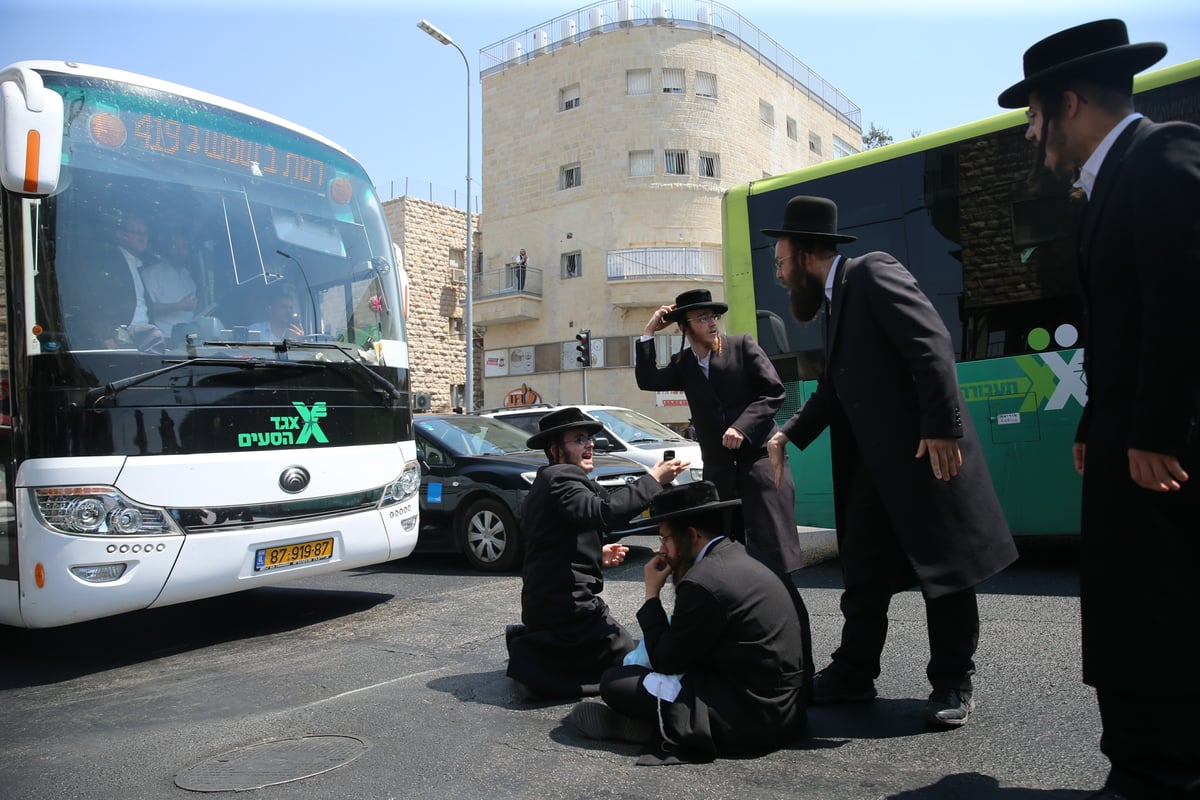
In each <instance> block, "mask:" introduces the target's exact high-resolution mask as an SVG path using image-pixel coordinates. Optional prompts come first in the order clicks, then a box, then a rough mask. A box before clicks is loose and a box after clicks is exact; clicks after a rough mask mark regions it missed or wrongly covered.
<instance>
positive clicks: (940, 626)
mask: <svg viewBox="0 0 1200 800" xmlns="http://www.w3.org/2000/svg"><path fill="white" fill-rule="evenodd" d="M847 500H848V502H847V509H846V516H845V524H844V526H843V527H844V528H845V531H838V550H839V556H840V558H841V563H842V578H843V582H844V584H845V590H844V591H843V592H842V600H841V608H842V617H843V620H844V621H843V624H842V641H841V644H840V646H839V647H838V648H837V650H835V651H834V653H833V662H834V665H835V666H836V667H837V668H839V669H844V670H846V672H847V673H848V674H849V675H850V676H852V677H854V678H858V679H862V680H874V679H875V678H877V677H878V676H879V670H880V656H881V655H882V653H883V645H884V643H885V642H886V640H887V628H888V617H887V612H888V606H889V605H890V604H891V600H892V595H894V594H896V593H897V592H900V591H903V590H905V589H910V588H912V587H913V586H916V584H917V578H916V575H915V573H914V572H913V569H912V565H911V564H910V563H909V561H908V557H907V556H906V555H905V554H904V551H903V549H901V547H900V542H899V540H898V539H897V538H896V533H895V530H894V529H893V528H892V524H891V521H890V519H889V517H888V514H887V510H886V509H885V508H884V505H883V501H882V499H881V498H880V496H879V492H878V491H877V490H876V488H875V484H874V481H873V480H872V478H871V476H870V474H869V473H868V471H867V469H866V466H865V465H864V464H863V463H862V462H861V460H860V461H859V463H858V464H857V465H856V467H855V470H854V476H853V480H852V481H851V485H850V491H849V495H848V497H847ZM925 618H926V621H927V623H928V626H929V663H928V665H927V667H926V670H925V674H926V676H927V677H928V678H929V683H930V684H931V685H932V686H933V688H934V689H959V690H962V691H970V690H971V676H972V675H974V674H975V661H974V657H975V648H976V647H977V646H978V644H979V606H978V604H977V602H976V598H975V590H974V589H973V588H971V589H964V590H963V591H960V592H954V593H952V594H948V595H943V596H941V597H937V598H933V599H930V598H926V599H925Z"/></svg>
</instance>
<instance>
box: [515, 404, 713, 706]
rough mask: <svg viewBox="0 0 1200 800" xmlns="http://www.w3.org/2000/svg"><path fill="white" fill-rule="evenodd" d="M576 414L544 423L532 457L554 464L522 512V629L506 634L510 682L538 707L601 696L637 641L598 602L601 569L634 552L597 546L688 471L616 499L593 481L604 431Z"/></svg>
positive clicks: (618, 492) (653, 477)
mask: <svg viewBox="0 0 1200 800" xmlns="http://www.w3.org/2000/svg"><path fill="white" fill-rule="evenodd" d="M603 427H604V426H603V425H601V424H600V423H599V422H597V421H596V420H594V419H592V418H591V417H588V416H586V415H585V414H584V413H583V412H582V411H580V410H579V409H578V408H575V407H568V408H563V409H559V410H556V411H552V412H550V413H549V414H546V415H545V416H544V417H542V418H541V419H540V420H539V421H538V432H537V433H535V434H534V435H533V436H531V437H529V442H528V445H529V447H530V449H535V450H536V449H538V448H541V449H544V450H545V451H546V457H547V459H549V461H550V463H549V464H547V465H546V466H544V467H542V468H541V469H539V470H538V473H537V477H536V478H535V479H534V481H533V486H532V487H531V488H530V490H529V496H528V497H526V498H525V503H524V505H523V506H522V513H521V525H522V530H523V532H524V535H525V541H524V546H525V563H524V567H523V569H522V570H521V581H522V585H521V622H522V623H523V625H522V626H509V628H510V630H509V631H507V637H506V638H507V640H508V656H509V660H508V676H509V677H510V678H512V679H513V680H515V681H517V682H518V683H520V684H521V685H522V686H523V687H524V689H525V691H526V692H527V693H528V694H529V695H532V696H537V697H582V696H587V695H594V694H596V693H597V692H598V691H599V682H600V674H601V673H602V672H604V670H605V669H606V668H608V667H611V666H614V665H617V664H620V663H621V659H622V658H623V657H624V656H625V654H626V653H628V652H629V651H630V650H632V649H633V638H632V637H631V636H630V635H629V633H628V631H626V630H625V629H624V628H622V627H621V626H620V625H619V624H617V622H616V620H614V619H613V617H612V615H611V614H610V613H609V611H608V605H607V604H606V603H605V602H604V600H602V599H601V598H600V592H601V591H603V589H604V578H603V577H601V574H600V569H601V567H602V566H604V567H612V566H616V565H617V564H620V563H621V562H622V561H623V560H624V558H625V553H626V551H627V550H628V548H627V547H625V546H623V545H620V544H609V545H603V546H601V538H600V531H602V530H609V529H611V528H614V527H616V526H618V525H620V524H623V523H625V522H628V521H629V520H630V519H632V518H633V517H634V516H635V515H637V514H638V513H640V512H641V511H643V510H644V509H645V508H646V507H647V506H648V505H650V499H651V498H652V497H654V496H655V495H656V494H658V493H659V492H660V491H661V490H662V486H663V484H667V483H670V482H671V481H672V480H674V479H675V477H676V476H677V475H678V474H679V473H680V472H682V471H683V470H684V469H685V468H687V466H688V464H689V463H690V462H686V461H681V460H680V459H677V458H676V459H672V460H671V461H660V462H658V463H657V464H655V465H654V467H653V468H652V469H651V470H650V472H649V474H647V475H644V476H643V477H641V478H639V479H638V480H637V481H635V482H633V483H630V484H626V485H625V486H623V487H621V488H619V489H615V490H613V491H610V492H608V493H606V494H602V493H601V492H600V487H599V486H597V485H596V483H595V482H593V481H592V480H590V479H589V478H588V473H589V472H591V471H592V469H593V468H594V467H593V465H592V454H593V450H592V434H594V433H597V432H599V431H600V430H601V429H603Z"/></svg>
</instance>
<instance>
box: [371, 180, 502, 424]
mask: <svg viewBox="0 0 1200 800" xmlns="http://www.w3.org/2000/svg"><path fill="white" fill-rule="evenodd" d="M383 208H384V213H385V214H386V215H387V221H388V226H389V227H390V228H391V232H392V239H393V240H394V241H395V242H396V243H397V244H398V245H400V249H401V251H402V252H403V254H404V268H405V270H406V271H407V272H408V280H409V289H408V293H409V296H408V319H407V327H408V349H409V366H410V370H411V379H410V388H411V390H412V391H413V392H414V393H416V392H428V393H429V394H430V395H431V396H432V402H431V405H430V410H431V411H443V412H444V411H451V410H453V407H454V394H453V387H455V386H458V385H462V384H465V383H466V375H465V370H464V364H465V363H466V359H465V351H466V342H465V339H464V338H463V334H462V332H463V331H464V330H465V326H464V321H465V316H464V308H465V302H466V284H465V283H464V277H465V276H464V273H463V271H462V270H463V265H462V258H463V253H464V250H465V249H466V236H467V220H466V217H465V216H464V213H465V212H464V211H462V210H461V209H458V208H452V207H450V206H444V205H440V204H438V203H431V202H429V201H428V200H421V199H419V198H416V197H401V198H398V199H396V200H389V201H387V202H386V203H384V204H383ZM472 225H473V228H474V235H473V239H474V244H473V248H474V249H475V251H476V253H478V252H479V246H480V242H481V236H480V231H479V216H478V215H475V216H474V218H473V221H472ZM475 260H476V264H478V257H476V259H475ZM476 330H477V331H478V326H476ZM482 351H483V341H482V339H481V338H480V337H478V336H477V337H476V341H475V364H476V367H475V408H479V407H480V406H481V404H482V400H483V383H482V380H481V377H482V370H481V368H480V366H479V365H480V364H481V358H482Z"/></svg>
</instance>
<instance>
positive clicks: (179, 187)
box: [27, 74, 404, 377]
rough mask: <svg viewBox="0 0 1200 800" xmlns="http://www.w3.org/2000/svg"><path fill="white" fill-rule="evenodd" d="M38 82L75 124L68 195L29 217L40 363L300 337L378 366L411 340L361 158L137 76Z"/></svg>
mask: <svg viewBox="0 0 1200 800" xmlns="http://www.w3.org/2000/svg"><path fill="white" fill-rule="evenodd" d="M46 84H47V87H48V88H52V89H54V90H55V91H57V92H58V93H59V94H61V95H62V96H63V100H64V106H65V109H66V128H65V132H64V137H65V141H64V147H63V165H62V178H61V180H60V185H59V189H58V191H57V192H56V193H55V194H53V195H52V196H51V197H48V198H46V199H45V200H44V201H41V203H42V207H41V209H40V212H39V213H38V214H36V215H35V216H34V219H35V223H34V224H36V227H37V230H36V232H35V233H34V235H35V237H36V238H35V242H36V248H37V251H38V257H37V258H36V263H37V264H38V265H39V269H38V271H37V274H36V277H35V278H34V282H35V286H36V296H37V305H36V317H35V322H36V324H37V326H38V329H39V331H38V333H37V336H36V343H31V349H32V350H33V353H31V355H32V354H36V353H37V352H38V351H39V350H40V352H41V353H59V352H67V351H70V352H80V351H97V350H104V351H112V350H117V351H126V352H131V353H139V352H140V353H153V354H159V353H162V354H171V353H179V354H190V355H192V356H194V355H195V354H196V352H197V351H198V350H199V351H200V352H201V353H202V354H203V352H204V351H205V350H206V349H207V350H214V349H215V350H224V349H228V345H229V344H231V343H260V342H283V341H287V340H292V341H307V342H329V343H340V344H342V345H345V348H344V349H345V350H346V351H348V352H351V353H353V354H354V356H355V357H357V358H360V359H362V360H363V361H365V362H368V363H377V362H378V360H379V358H380V355H381V352H382V348H378V347H376V346H375V344H376V343H377V342H382V341H389V340H390V341H403V339H404V333H403V330H402V325H403V321H402V316H401V314H399V313H396V310H398V309H399V308H400V298H399V297H398V286H399V282H398V281H397V280H396V277H395V274H394V272H395V270H394V264H393V255H392V251H391V245H390V238H389V236H388V232H387V229H386V225H385V224H384V216H383V213H382V210H381V209H380V207H379V200H378V198H377V196H376V194H375V191H374V188H373V186H372V185H371V183H370V181H369V180H368V179H367V177H366V175H365V174H364V173H363V172H362V170H361V167H359V166H358V164H357V163H355V162H354V161H353V160H352V159H350V158H348V157H347V156H346V155H345V154H343V153H342V152H340V151H339V150H337V149H336V148H334V147H332V146H328V145H326V144H324V143H323V142H321V141H319V140H316V139H313V138H311V137H308V136H302V135H300V134H298V133H296V132H293V131H291V130H289V129H287V128H286V127H283V126H281V125H274V124H272V123H271V122H269V121H266V120H263V119H260V118H252V117H248V116H243V115H240V114H237V113H236V112H232V111H230V110H228V109H225V108H221V107H219V106H215V105H208V104H206V103H203V102H199V101H196V100H191V99H188V98H181V97H179V96H177V95H170V94H165V93H162V92H156V91H154V90H150V89H147V88H145V87H141V86H133V85H130V84H126V83H118V82H111V81H106V80H102V79H98V78H79V77H74V76H57V75H53V74H51V75H48V76H46ZM33 202H37V201H33ZM27 233H28V232H27ZM260 349H263V350H265V351H266V352H268V353H269V352H271V349H270V348H260ZM323 352H325V351H324V350H322V349H320V348H315V349H308V350H300V351H298V352H297V351H293V352H291V353H289V355H288V356H287V358H288V359H290V360H297V359H306V358H307V359H319V358H321V357H322V356H321V354H322V353H323ZM130 369H134V367H132V366H131V367H130ZM106 377H110V376H106Z"/></svg>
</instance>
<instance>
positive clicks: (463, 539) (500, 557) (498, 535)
mask: <svg viewBox="0 0 1200 800" xmlns="http://www.w3.org/2000/svg"><path fill="white" fill-rule="evenodd" d="M458 537H459V539H458V540H459V542H460V543H461V545H462V550H463V554H464V555H465V556H466V557H467V561H469V562H471V566H473V567H475V568H476V569H481V570H483V571H485V572H505V571H507V570H510V569H512V568H513V567H515V566H516V565H517V559H519V558H520V557H521V540H520V535H519V534H518V532H517V522H516V520H514V519H513V515H512V514H511V513H510V512H509V510H508V507H507V506H505V505H504V503H502V502H500V501H499V500H496V499H494V498H491V497H483V498H480V499H479V500H476V501H475V502H473V503H471V505H469V506H468V507H467V510H466V511H464V512H463V515H462V517H460V518H459V523H458Z"/></svg>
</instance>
